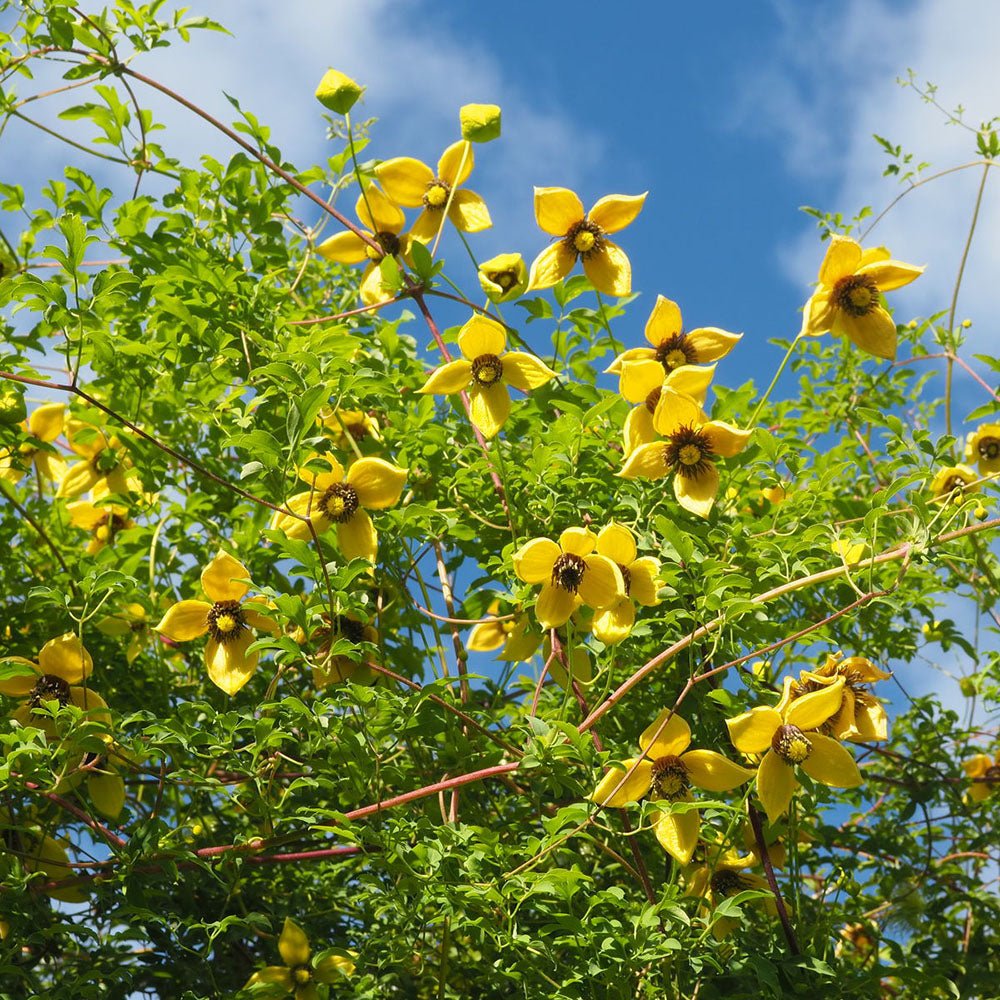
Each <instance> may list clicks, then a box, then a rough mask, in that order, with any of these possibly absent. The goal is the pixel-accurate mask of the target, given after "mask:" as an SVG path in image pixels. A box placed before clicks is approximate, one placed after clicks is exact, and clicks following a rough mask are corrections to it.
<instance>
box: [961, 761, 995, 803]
mask: <svg viewBox="0 0 1000 1000" xmlns="http://www.w3.org/2000/svg"><path fill="white" fill-rule="evenodd" d="M962 769H963V770H964V771H965V773H966V775H967V776H968V777H969V778H971V779H972V784H971V785H970V786H969V791H968V797H969V798H970V799H971V800H972V801H973V802H983V801H985V800H986V799H987V798H989V796H990V795H991V794H992V793H993V792H994V791H996V789H997V787H998V786H1000V753H998V754H997V755H996V757H993V758H991V757H990V756H989V754H985V753H977V754H976V755H975V756H974V757H970V758H969V759H968V760H967V761H965V762H964V763H963V764H962Z"/></svg>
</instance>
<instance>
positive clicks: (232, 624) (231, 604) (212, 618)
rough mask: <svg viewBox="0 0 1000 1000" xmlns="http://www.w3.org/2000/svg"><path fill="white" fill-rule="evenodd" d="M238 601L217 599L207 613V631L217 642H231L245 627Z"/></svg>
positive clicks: (244, 619)
mask: <svg viewBox="0 0 1000 1000" xmlns="http://www.w3.org/2000/svg"><path fill="white" fill-rule="evenodd" d="M246 627H247V623H246V618H244V616H243V608H242V607H241V606H240V602H239V601H217V602H216V603H215V604H213V605H212V610H211V611H209V613H208V633H209V635H211V637H212V638H213V639H214V640H215V641H216V642H218V643H227V642H232V641H233V640H234V639H237V638H238V637H239V635H240V633H241V632H242V631H243V630H244V629H246Z"/></svg>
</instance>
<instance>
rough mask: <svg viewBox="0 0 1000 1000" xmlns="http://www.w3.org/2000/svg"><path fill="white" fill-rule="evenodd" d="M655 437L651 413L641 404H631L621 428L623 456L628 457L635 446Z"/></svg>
mask: <svg viewBox="0 0 1000 1000" xmlns="http://www.w3.org/2000/svg"><path fill="white" fill-rule="evenodd" d="M656 438H657V434H656V428H655V427H654V426H653V414H652V413H650V412H649V410H648V409H646V406H645V404H643V405H642V406H633V407H632V409H631V410H629V412H628V416H627V417H626V418H625V426H624V427H623V428H622V448H623V451H624V453H625V457H626V458H628V456H629V455H631V454H632V452H633V451H635V450H636V448H639V447H640V446H642V445H644V444H652V442H654V441H655V440H656Z"/></svg>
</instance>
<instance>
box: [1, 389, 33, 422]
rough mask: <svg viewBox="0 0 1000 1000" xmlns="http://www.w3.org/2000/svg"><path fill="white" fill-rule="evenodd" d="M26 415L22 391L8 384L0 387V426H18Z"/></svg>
mask: <svg viewBox="0 0 1000 1000" xmlns="http://www.w3.org/2000/svg"><path fill="white" fill-rule="evenodd" d="M27 415H28V410H27V408H26V407H25V405H24V390H23V389H22V388H21V387H20V386H19V385H12V384H11V383H9V382H8V383H6V384H4V385H2V386H0V424H8V425H10V424H19V423H20V422H21V421H22V420H24V419H25V417H27Z"/></svg>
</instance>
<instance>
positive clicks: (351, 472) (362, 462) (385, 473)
mask: <svg viewBox="0 0 1000 1000" xmlns="http://www.w3.org/2000/svg"><path fill="white" fill-rule="evenodd" d="M407 472H408V470H407V469H401V468H399V466H396V465H393V464H392V463H391V462H386V461H384V460H383V459H381V458H359V459H358V460H357V461H356V462H355V463H354V464H353V465H352V466H351V467H350V468H349V469H348V470H347V476H346V477H345V479H344V482H346V483H347V484H348V485H350V486H353V487H354V491H355V492H356V493H357V494H358V500H359V501H360V503H361V506H362V507H367V508H368V509H369V510H384V509H385V508H386V507H392V506H393V505H394V504H397V503H399V498H400V495H401V494H402V492H403V486H404V484H405V483H406V475H407Z"/></svg>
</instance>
